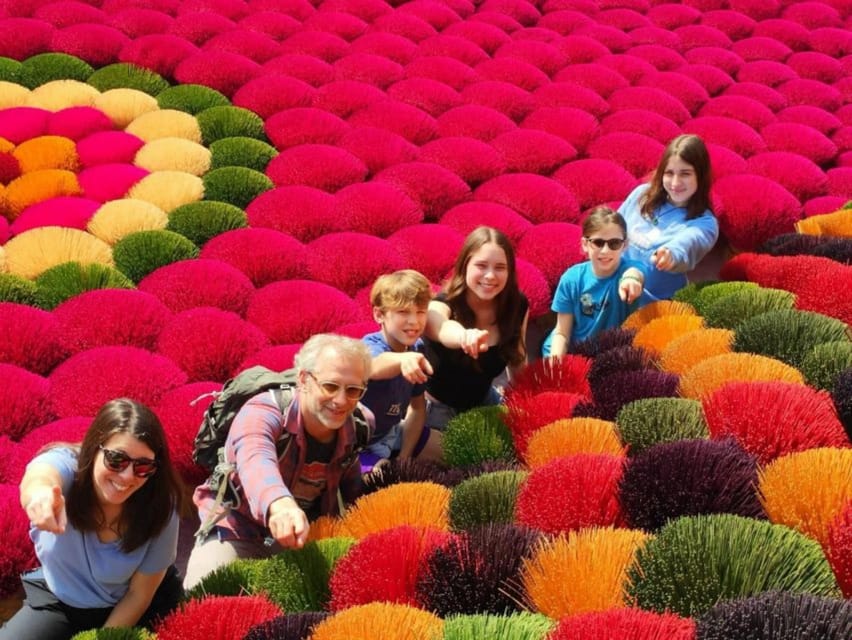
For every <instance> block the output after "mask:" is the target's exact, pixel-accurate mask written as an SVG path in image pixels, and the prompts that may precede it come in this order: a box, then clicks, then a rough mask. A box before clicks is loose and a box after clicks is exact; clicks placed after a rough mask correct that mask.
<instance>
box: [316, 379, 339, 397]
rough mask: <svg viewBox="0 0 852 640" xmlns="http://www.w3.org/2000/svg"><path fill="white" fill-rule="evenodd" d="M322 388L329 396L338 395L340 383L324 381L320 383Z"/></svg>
mask: <svg viewBox="0 0 852 640" xmlns="http://www.w3.org/2000/svg"><path fill="white" fill-rule="evenodd" d="M320 388H321V389H322V392H323V393H324V394H325V395H327V396H333V395H337V392H338V391H340V385H339V384H336V383H334V382H322V383H320Z"/></svg>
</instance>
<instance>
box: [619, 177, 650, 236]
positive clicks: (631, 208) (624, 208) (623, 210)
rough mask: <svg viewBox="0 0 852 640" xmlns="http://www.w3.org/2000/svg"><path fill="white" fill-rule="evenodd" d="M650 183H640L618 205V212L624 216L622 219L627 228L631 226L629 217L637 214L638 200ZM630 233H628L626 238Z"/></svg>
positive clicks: (638, 208) (638, 209)
mask: <svg viewBox="0 0 852 640" xmlns="http://www.w3.org/2000/svg"><path fill="white" fill-rule="evenodd" d="M649 186H650V185H648V184H640V185H639V186H638V187H636V188H635V189H634V190H633V191H631V192H630V195H628V196H627V198H626V199H625V200H624V202H622V203H621V206H620V207H618V212H619V213H620V214H621V215H622V216H623V217H624V220H625V221H626V222H627V228H628V230H629V229H630V227H631V226H632V225H631V224H630V218H633V217H635V216H639V215H640V213H639V211H640V206H639V200H640V198H641V197H642V196H643V195H644V194H645V192H646V191H647V190H648V188H649ZM629 237H630V234H629V233H628V238H629Z"/></svg>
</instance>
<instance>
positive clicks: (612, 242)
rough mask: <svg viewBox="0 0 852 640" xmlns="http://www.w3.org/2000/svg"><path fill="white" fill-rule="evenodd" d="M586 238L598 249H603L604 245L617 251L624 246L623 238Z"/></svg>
mask: <svg viewBox="0 0 852 640" xmlns="http://www.w3.org/2000/svg"><path fill="white" fill-rule="evenodd" d="M586 240H588V241H589V242H591V243H592V244H593V245H595V246H596V247H597V248H598V249H603V248H604V246H607V247H609V250H610V251H618V250H619V249H621V247H623V246H624V238H610V239H609V240H604V239H603V238H586Z"/></svg>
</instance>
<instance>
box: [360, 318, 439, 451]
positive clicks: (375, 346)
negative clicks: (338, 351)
mask: <svg viewBox="0 0 852 640" xmlns="http://www.w3.org/2000/svg"><path fill="white" fill-rule="evenodd" d="M363 340H364V342H365V343H366V344H367V347H369V349H370V354H371V355H372V356H373V357H374V358H375V357H376V356H378V355H381V354H382V353H386V352H392V351H393V349H391V346H390V345H389V344H388V343H387V341H386V340H385V337H384V335H382V332H381V331H376V332H375V333H370V334H367V335H366V336H364V338H363ZM409 351H418V352H421V353H422V351H423V341H422V340H418V341H417V342H416V343H415V344H414V345H413V346H412V347H411V348H410V349H409ZM425 389H426V386H425V385H422V384H412V383H410V382H409V381H408V380H406V379H405V378H404V377H402V375H398V376H394V377H393V378H388V379H386V380H370V384H369V385H367V393H366V394H364V397H363V398H362V399H361V404H363V405H365V406H366V407H368V408H369V409H370V411H372V412H373V414H374V415H375V417H376V430H375V432H374V433H373V442H375V441H377V440H380V439H381V438H382V437H384V436H385V435H387V433H388V432H389V431H390V430H391V429H392V428H393V427H394V426H395V425H396V424H398V423H399V421H400V420H402V419H403V418H404V417H405V414H406V412H407V411H408V403H409V402H410V401H411V398H412V397H416V396H420V395H423V392H424V390H425Z"/></svg>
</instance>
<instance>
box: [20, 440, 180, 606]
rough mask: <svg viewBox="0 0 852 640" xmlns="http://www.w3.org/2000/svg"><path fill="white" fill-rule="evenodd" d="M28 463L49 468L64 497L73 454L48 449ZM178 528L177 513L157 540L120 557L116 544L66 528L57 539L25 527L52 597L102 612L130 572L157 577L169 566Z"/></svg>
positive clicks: (124, 587) (120, 590)
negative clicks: (60, 482) (99, 609)
mask: <svg viewBox="0 0 852 640" xmlns="http://www.w3.org/2000/svg"><path fill="white" fill-rule="evenodd" d="M32 463H46V464H49V465H50V466H52V467H54V468H55V469H56V470H57V471H58V472H59V475H60V476H61V478H62V493H63V495H65V496H67V495H68V491H69V489H70V488H71V484H72V482H73V481H74V473H75V472H76V471H77V454H76V453H75V452H74V451H72V450H71V449H68V448H65V447H58V448H55V449H50V450H48V451H46V452H44V453H42V454H41V455H39V456H37V457H36V458H34V459H33V461H32V462H31V463H30V464H32ZM178 524H179V520H178V516H177V513H172V517H171V520H169V522H168V524H167V525H166V527H165V528H164V529H163V530H162V531H161V532H160V534H159V535H158V536H157V537H155V538H152V539H151V540H148V541H147V542H146V543H144V544H143V545H141V546H140V547H137V548H136V549H134V550H133V551H131V552H130V553H125V552H124V551H122V549H121V540H115V541H113V542H101V541H100V540H98V535H97V533H96V532H95V531H86V532H81V531H79V530H77V529H75V528H74V527H73V526H71V523H68V525H67V526H66V528H65V533H63V534H61V535H56V534H55V533H50V532H47V531H42V530H40V529H37V528H36V527H30V539H31V540H32V541H33V544H34V545H35V551H36V556H37V557H38V559H39V561H40V562H41V565H42V569H43V571H44V579H45V581H46V582H47V586H48V587H49V588H50V590H51V591H52V592H53V595H55V596H56V597H57V598H58V599H59V600H61V601H62V602H64V603H65V604H68V605H71V606H72V607H78V608H81V609H96V608H107V607H113V606H115V605H116V603H117V602H118V601H119V600H121V599H122V598H123V597H124V594H126V593H127V589H128V587H129V585H130V578H131V577H132V576H133V574H134V573H135V572H136V571H140V572H141V573H148V574H154V573H158V572H160V571H163V570H165V569H167V568H168V567H169V566H170V565H171V564H172V563H173V562H174V561H175V557H176V555H177V538H178Z"/></svg>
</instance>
